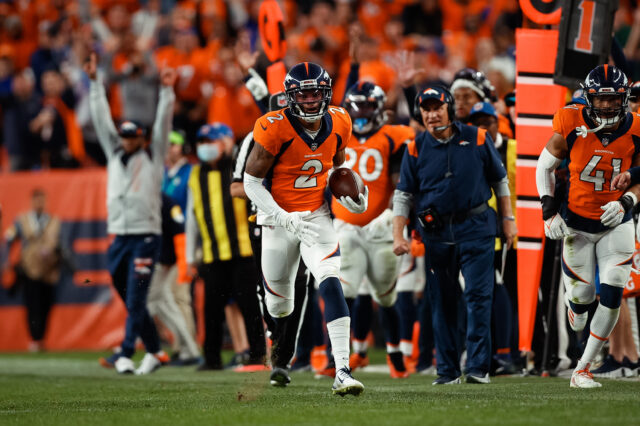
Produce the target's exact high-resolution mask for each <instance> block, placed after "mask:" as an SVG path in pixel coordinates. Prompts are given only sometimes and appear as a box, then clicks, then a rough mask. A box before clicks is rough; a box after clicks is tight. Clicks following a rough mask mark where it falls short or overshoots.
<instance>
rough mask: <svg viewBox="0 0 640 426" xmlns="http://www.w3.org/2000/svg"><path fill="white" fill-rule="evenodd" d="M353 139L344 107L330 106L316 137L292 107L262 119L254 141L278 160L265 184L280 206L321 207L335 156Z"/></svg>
mask: <svg viewBox="0 0 640 426" xmlns="http://www.w3.org/2000/svg"><path fill="white" fill-rule="evenodd" d="M350 138H351V119H350V118H349V115H348V114H347V112H346V111H345V110H344V109H343V108H340V107H335V106H330V107H329V109H328V113H326V114H325V115H324V116H323V117H322V126H321V127H320V131H319V133H318V134H317V135H316V136H315V137H311V136H310V135H309V134H308V133H307V132H306V131H305V129H304V127H303V126H302V124H301V123H300V121H298V119H297V118H296V117H295V116H294V115H293V114H292V113H291V111H290V109H289V108H284V109H281V110H278V111H273V112H269V113H267V114H265V115H263V116H262V117H260V118H259V119H258V120H257V121H256V124H255V127H254V130H253V139H254V140H255V142H256V143H258V144H260V145H261V146H262V147H263V148H264V149H265V150H267V151H268V152H269V153H270V154H272V155H273V156H274V157H276V160H275V163H274V165H273V167H272V169H271V170H270V171H269V173H268V174H267V176H266V178H265V182H264V184H265V186H266V188H267V189H268V190H269V191H270V192H271V195H272V196H273V199H274V200H275V201H276V203H278V205H279V206H280V207H282V208H283V209H284V210H286V211H288V212H293V211H306V210H310V211H314V210H317V209H318V208H320V207H321V206H322V204H323V203H324V190H325V187H326V185H327V173H328V171H329V169H331V168H332V167H333V157H334V156H335V155H336V153H337V152H338V151H339V150H341V149H343V148H344V147H346V146H347V145H348V144H349V141H350Z"/></svg>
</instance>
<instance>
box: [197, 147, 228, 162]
mask: <svg viewBox="0 0 640 426" xmlns="http://www.w3.org/2000/svg"><path fill="white" fill-rule="evenodd" d="M197 153H198V158H199V159H200V161H202V162H204V163H209V162H211V161H215V160H217V159H218V158H220V156H221V154H222V153H221V152H220V147H219V146H218V144H217V143H202V144H200V145H198V147H197Z"/></svg>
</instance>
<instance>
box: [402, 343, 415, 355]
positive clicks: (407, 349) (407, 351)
mask: <svg viewBox="0 0 640 426" xmlns="http://www.w3.org/2000/svg"><path fill="white" fill-rule="evenodd" d="M400 350H401V351H402V354H403V355H404V356H411V354H413V342H411V340H400Z"/></svg>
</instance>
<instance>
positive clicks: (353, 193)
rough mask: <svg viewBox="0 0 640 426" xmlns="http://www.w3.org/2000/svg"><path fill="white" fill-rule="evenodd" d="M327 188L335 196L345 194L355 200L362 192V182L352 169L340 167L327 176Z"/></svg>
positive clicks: (338, 196)
mask: <svg viewBox="0 0 640 426" xmlns="http://www.w3.org/2000/svg"><path fill="white" fill-rule="evenodd" d="M329 190H331V193H332V194H333V196H334V197H336V198H340V197H343V196H346V197H351V199H352V200H354V201H356V202H357V201H358V198H359V194H364V183H363V182H362V179H361V178H360V176H359V175H358V174H357V173H355V172H354V171H353V170H351V169H349V168H347V167H340V168H338V169H335V170H334V171H333V173H332V174H331V177H329Z"/></svg>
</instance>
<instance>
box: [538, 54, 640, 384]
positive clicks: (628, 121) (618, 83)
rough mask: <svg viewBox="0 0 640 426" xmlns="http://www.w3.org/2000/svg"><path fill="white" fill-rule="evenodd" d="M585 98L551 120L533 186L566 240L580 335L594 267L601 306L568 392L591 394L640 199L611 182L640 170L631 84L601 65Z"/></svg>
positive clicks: (554, 230) (569, 298) (567, 278)
mask: <svg viewBox="0 0 640 426" xmlns="http://www.w3.org/2000/svg"><path fill="white" fill-rule="evenodd" d="M584 98H585V101H586V105H576V104H573V105H569V106H566V107H564V108H562V109H561V110H559V111H558V112H557V113H556V114H555V116H554V118H553V131H554V134H553V136H551V139H550V140H549V142H547V145H546V147H545V149H543V150H542V153H541V154H540V158H539V160H538V166H537V169H536V184H537V187H538V193H539V194H540V197H541V201H542V217H543V220H544V230H545V234H546V236H547V237H548V238H551V239H556V240H557V239H564V247H563V252H562V270H563V281H564V284H565V289H566V296H565V297H566V302H567V305H568V312H567V315H568V318H569V323H570V325H571V328H572V329H573V330H576V331H579V330H582V329H583V328H584V327H585V324H586V322H587V317H588V312H587V309H588V307H589V304H591V303H592V302H593V301H594V300H595V298H596V289H595V285H594V281H595V269H596V265H597V266H598V270H599V278H600V301H599V303H598V307H597V309H596V311H595V314H594V315H593V318H592V320H591V326H590V336H589V339H588V340H587V344H586V347H585V350H584V353H583V354H582V358H581V359H580V360H579V361H578V365H577V366H576V369H575V370H574V372H573V374H572V376H571V382H570V386H571V387H577V388H595V387H600V386H601V384H600V383H598V382H596V381H594V380H593V375H592V374H591V372H590V371H589V368H590V365H591V362H592V361H593V360H594V358H595V357H596V355H597V354H598V353H599V352H600V350H601V349H602V346H603V345H604V342H605V341H606V340H607V339H608V338H609V335H610V334H611V331H612V330H613V327H614V326H615V324H616V322H617V321H618V315H619V311H620V302H621V300H622V290H623V287H624V285H625V283H626V281H627V279H628V278H629V274H630V272H631V263H632V260H633V259H632V256H633V251H634V245H635V242H634V229H633V221H632V220H630V219H631V209H632V208H633V206H634V205H635V204H636V203H637V201H638V196H640V186H635V185H634V186H633V187H631V188H630V189H628V190H627V192H625V193H624V194H623V193H622V191H621V190H620V189H618V186H617V185H615V186H614V182H612V181H613V180H614V178H615V177H616V176H617V175H618V174H620V171H621V170H627V169H629V168H630V167H631V166H632V165H638V164H640V155H638V154H639V153H640V138H638V137H637V136H636V135H637V134H638V132H640V116H638V115H636V114H631V113H628V112H627V107H628V102H629V82H628V80H627V77H626V76H625V75H624V73H623V72H622V71H621V70H620V69H618V68H616V67H615V66H610V65H606V64H605V65H599V66H598V67H596V68H594V69H593V70H592V71H591V72H590V73H589V74H588V75H587V77H586V79H585V82H584ZM565 158H566V159H568V160H569V179H568V188H567V195H566V197H565V198H564V199H563V200H556V199H555V198H554V193H555V176H554V170H555V169H556V168H557V167H558V166H559V165H560V163H561V162H562V160H563V159H565Z"/></svg>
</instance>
